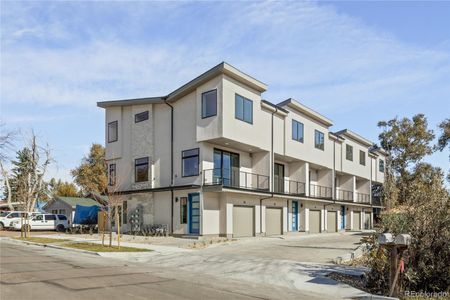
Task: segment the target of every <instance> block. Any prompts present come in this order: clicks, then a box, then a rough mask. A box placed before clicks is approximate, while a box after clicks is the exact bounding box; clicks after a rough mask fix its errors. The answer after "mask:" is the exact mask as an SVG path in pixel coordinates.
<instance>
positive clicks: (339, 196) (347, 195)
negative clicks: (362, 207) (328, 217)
mask: <svg viewBox="0 0 450 300" xmlns="http://www.w3.org/2000/svg"><path fill="white" fill-rule="evenodd" d="M336 200H341V201H350V202H353V192H352V191H346V190H340V189H338V190H336Z"/></svg>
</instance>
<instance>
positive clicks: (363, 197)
mask: <svg viewBox="0 0 450 300" xmlns="http://www.w3.org/2000/svg"><path fill="white" fill-rule="evenodd" d="M356 202H358V203H367V204H370V195H369V194H364V193H356Z"/></svg>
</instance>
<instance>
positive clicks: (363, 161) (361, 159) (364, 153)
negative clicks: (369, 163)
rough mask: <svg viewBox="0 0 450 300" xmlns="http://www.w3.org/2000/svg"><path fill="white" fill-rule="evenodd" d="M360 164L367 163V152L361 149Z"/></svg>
mask: <svg viewBox="0 0 450 300" xmlns="http://www.w3.org/2000/svg"><path fill="white" fill-rule="evenodd" d="M359 164H360V165H363V166H365V165H366V152H364V151H362V150H359Z"/></svg>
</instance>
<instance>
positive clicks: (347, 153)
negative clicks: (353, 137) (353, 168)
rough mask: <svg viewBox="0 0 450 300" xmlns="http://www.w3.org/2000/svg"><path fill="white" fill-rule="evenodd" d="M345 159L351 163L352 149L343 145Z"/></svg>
mask: <svg viewBox="0 0 450 300" xmlns="http://www.w3.org/2000/svg"><path fill="white" fill-rule="evenodd" d="M345 158H346V159H347V160H350V161H353V147H352V146H350V145H345Z"/></svg>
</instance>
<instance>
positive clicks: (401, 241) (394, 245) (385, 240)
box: [378, 233, 411, 297]
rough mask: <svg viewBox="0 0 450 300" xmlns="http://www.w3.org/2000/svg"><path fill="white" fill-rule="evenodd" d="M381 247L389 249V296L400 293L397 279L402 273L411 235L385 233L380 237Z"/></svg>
mask: <svg viewBox="0 0 450 300" xmlns="http://www.w3.org/2000/svg"><path fill="white" fill-rule="evenodd" d="M378 242H379V243H380V246H381V247H385V248H386V249H388V250H389V260H390V265H391V267H390V272H389V286H390V289H389V297H391V296H393V295H398V286H397V280H398V276H399V273H400V267H401V264H400V262H401V259H402V256H403V252H405V250H407V249H408V247H409V245H410V244H411V235H409V234H399V235H397V236H396V237H395V238H394V236H393V235H392V234H391V233H383V234H382V235H380V236H379V237H378Z"/></svg>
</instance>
